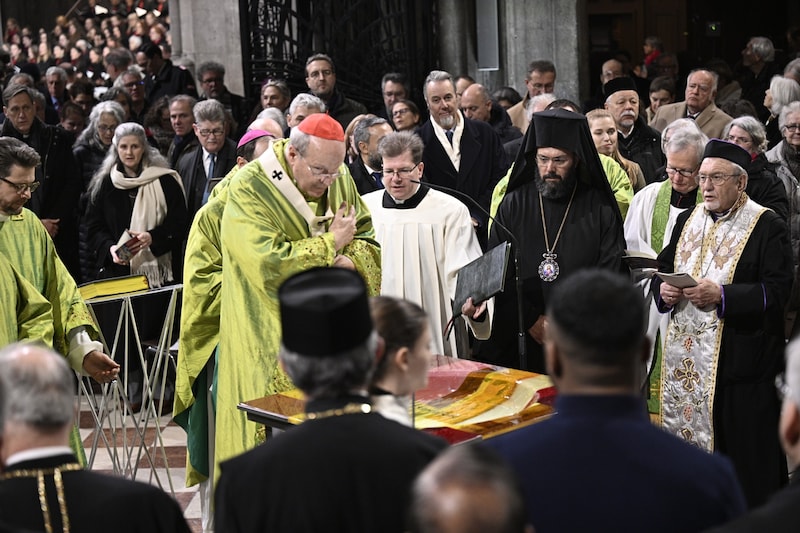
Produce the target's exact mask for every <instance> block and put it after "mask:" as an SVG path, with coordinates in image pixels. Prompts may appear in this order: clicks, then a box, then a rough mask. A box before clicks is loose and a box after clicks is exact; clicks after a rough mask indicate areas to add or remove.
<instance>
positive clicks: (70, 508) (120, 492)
mask: <svg viewBox="0 0 800 533" xmlns="http://www.w3.org/2000/svg"><path fill="white" fill-rule="evenodd" d="M76 461H77V460H76V459H75V457H74V456H72V455H60V456H55V457H49V458H43V459H37V460H32V461H26V462H23V463H18V464H16V465H13V466H11V467H9V469H8V471H9V472H14V471H19V470H26V469H37V468H43V469H44V468H53V467H55V466H59V465H62V464H64V463H74V462H76ZM62 477H63V481H64V494H65V499H66V507H67V514H68V516H69V521H70V531H75V532H78V531H79V532H81V533H93V532H98V533H101V532H102V533H106V532H108V531H114V532H115V533H138V532H141V531H148V532H151V533H184V532H185V533H189V526H188V525H187V524H186V520H185V519H184V518H183V513H182V512H181V508H180V506H179V505H178V503H177V502H176V501H175V500H173V499H172V498H171V497H170V496H169V495H167V493H165V492H164V491H162V490H161V489H159V488H158V487H156V486H153V485H148V484H146V483H140V482H137V481H130V480H127V479H121V478H118V477H115V476H111V475H105V474H99V473H96V472H90V471H87V470H78V471H71V472H62ZM45 488H46V492H47V502H48V507H49V511H50V521H51V523H52V524H53V531H61V530H62V527H61V512H60V510H59V504H58V500H57V499H56V489H55V485H54V483H53V476H45ZM0 522H2V523H4V524H7V525H9V526H13V527H18V528H25V529H30V530H34V531H44V523H43V518H42V510H41V508H40V507H39V498H38V496H37V488H36V477H23V478H11V479H4V480H3V481H1V482H0Z"/></svg>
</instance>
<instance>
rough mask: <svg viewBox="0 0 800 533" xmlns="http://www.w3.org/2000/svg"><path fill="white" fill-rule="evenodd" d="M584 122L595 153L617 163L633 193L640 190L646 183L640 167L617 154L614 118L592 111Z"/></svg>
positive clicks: (604, 112)
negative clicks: (628, 181) (586, 124)
mask: <svg viewBox="0 0 800 533" xmlns="http://www.w3.org/2000/svg"><path fill="white" fill-rule="evenodd" d="M586 120H588V121H589V130H590V131H591V132H592V139H594V145H595V147H596V148H597V152H598V153H599V154H603V155H606V156H608V157H610V158H611V159H613V160H614V161H616V162H617V163H619V166H621V167H622V169H623V170H624V171H625V173H626V174H627V175H628V179H629V180H630V181H631V187H633V192H639V191H640V190H642V189H643V188H644V186H645V185H647V182H645V180H644V173H643V172H642V169H641V167H640V166H639V164H638V163H635V162H633V161H630V160H629V159H626V158H624V157H623V156H622V154H620V153H619V143H618V142H617V135H618V133H617V124H616V122H614V116H613V115H612V114H611V113H610V112H609V111H607V110H605V109H593V110H591V111H589V112H588V113H586Z"/></svg>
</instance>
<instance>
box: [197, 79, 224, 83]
mask: <svg viewBox="0 0 800 533" xmlns="http://www.w3.org/2000/svg"><path fill="white" fill-rule="evenodd" d="M202 83H205V84H211V83H222V78H208V79H205V80H202Z"/></svg>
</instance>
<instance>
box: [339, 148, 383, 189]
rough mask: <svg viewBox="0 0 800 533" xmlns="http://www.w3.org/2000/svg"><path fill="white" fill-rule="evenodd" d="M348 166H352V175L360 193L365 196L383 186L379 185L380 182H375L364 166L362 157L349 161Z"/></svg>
mask: <svg viewBox="0 0 800 533" xmlns="http://www.w3.org/2000/svg"><path fill="white" fill-rule="evenodd" d="M347 166H348V167H349V168H350V175H351V176H353V181H354V182H356V189H358V194H360V195H362V196H363V195H365V194H367V193H369V192H372V191H377V190H378V189H382V188H383V187H378V184H377V183H375V180H374V179H373V178H372V175H371V174H370V173H369V172H368V171H367V167H366V166H364V162H363V161H361V158H360V157H359V158H357V159H356V160H355V161H354V162H352V163H348V164H347Z"/></svg>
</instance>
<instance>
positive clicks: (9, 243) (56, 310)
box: [0, 208, 99, 464]
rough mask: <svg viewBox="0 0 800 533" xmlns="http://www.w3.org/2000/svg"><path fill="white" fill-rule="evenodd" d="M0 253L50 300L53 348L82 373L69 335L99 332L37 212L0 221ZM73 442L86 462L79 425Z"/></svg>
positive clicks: (81, 356)
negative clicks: (75, 331) (76, 331)
mask: <svg viewBox="0 0 800 533" xmlns="http://www.w3.org/2000/svg"><path fill="white" fill-rule="evenodd" d="M0 253H2V254H4V255H5V256H6V258H7V259H8V260H9V262H11V264H12V265H14V267H15V268H16V269H17V271H18V272H19V273H20V274H21V275H22V277H24V278H25V279H26V280H28V281H29V282H30V284H31V285H33V287H34V288H35V289H36V290H38V291H39V293H41V294H42V295H43V296H44V297H45V299H46V300H47V301H49V302H50V305H51V306H52V313H53V338H52V346H53V349H55V350H56V351H57V352H59V353H61V354H63V355H65V356H66V357H67V359H68V361H69V363H70V366H71V367H72V368H73V369H75V371H77V372H81V373H82V371H83V354H75V353H73V354H70V353H69V338H68V334H69V332H70V331H72V330H73V329H75V328H78V327H84V328H85V330H86V332H87V333H88V334H89V335H90V336H91V337H92V338H93V339H97V338H98V337H99V335H98V332H97V329H96V326H95V324H94V320H92V317H91V315H90V314H89V309H88V308H87V307H86V304H85V303H84V301H83V298H81V294H80V292H78V286H77V285H76V284H75V280H74V279H72V276H70V274H69V272H68V271H67V268H66V267H65V266H64V263H62V262H61V259H60V258H59V257H58V254H57V253H56V249H55V246H54V245H53V241H52V239H51V238H50V236H49V235H48V234H47V231H46V230H45V229H44V226H43V225H42V223H41V221H40V220H39V219H38V218H37V217H36V215H34V214H33V213H32V212H31V211H29V210H28V209H25V208H23V209H22V212H21V213H20V214H19V215H12V216H11V217H9V218H8V219H7V220H5V221H0ZM47 344H50V343H47ZM70 443H71V445H72V448H73V450H74V451H75V453H76V454H77V456H78V458H79V459H81V463H82V464H85V462H86V457H85V455H84V451H83V447H82V446H80V438H79V437H78V436H77V428H74V431H73V434H72V436H71V439H70Z"/></svg>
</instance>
